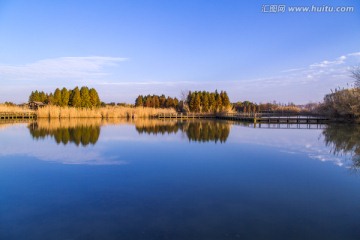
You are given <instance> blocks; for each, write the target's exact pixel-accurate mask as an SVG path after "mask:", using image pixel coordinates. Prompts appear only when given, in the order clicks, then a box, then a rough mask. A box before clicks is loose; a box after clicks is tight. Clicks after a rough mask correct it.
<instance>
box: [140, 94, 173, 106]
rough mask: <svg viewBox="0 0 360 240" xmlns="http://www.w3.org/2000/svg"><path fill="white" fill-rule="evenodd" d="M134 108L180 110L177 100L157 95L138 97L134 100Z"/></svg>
mask: <svg viewBox="0 0 360 240" xmlns="http://www.w3.org/2000/svg"><path fill="white" fill-rule="evenodd" d="M135 107H148V108H174V109H176V110H180V105H179V100H178V99H177V98H176V97H175V98H172V97H170V96H168V97H166V96H165V95H164V94H162V95H161V96H159V95H146V96H143V95H139V96H138V97H137V98H136V100H135Z"/></svg>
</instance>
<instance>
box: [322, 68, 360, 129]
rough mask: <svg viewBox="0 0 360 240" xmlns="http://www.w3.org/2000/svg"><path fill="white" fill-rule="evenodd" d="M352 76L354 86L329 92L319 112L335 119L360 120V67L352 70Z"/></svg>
mask: <svg viewBox="0 0 360 240" xmlns="http://www.w3.org/2000/svg"><path fill="white" fill-rule="evenodd" d="M352 77H353V78H354V79H355V82H354V86H353V87H351V88H347V89H345V88H343V89H339V88H338V89H335V90H334V91H332V92H331V93H330V94H327V95H326V96H325V97H324V101H323V102H322V103H321V104H320V105H319V107H318V109H317V111H318V112H319V113H321V114H324V115H327V116H329V117H330V118H334V119H340V120H348V121H356V122H359V121H360V67H357V68H355V69H354V70H353V71H352Z"/></svg>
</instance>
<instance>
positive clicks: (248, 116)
mask: <svg viewBox="0 0 360 240" xmlns="http://www.w3.org/2000/svg"><path fill="white" fill-rule="evenodd" d="M155 118H168V119H171V118H174V119H195V118H198V119H223V120H231V121H242V122H252V123H279V124H283V123H285V124H320V123H327V122H329V121H330V119H329V118H327V117H324V116H318V115H294V114H289V115H283V114H271V113H226V114H196V113H188V114H183V113H173V114H159V115H156V116H155Z"/></svg>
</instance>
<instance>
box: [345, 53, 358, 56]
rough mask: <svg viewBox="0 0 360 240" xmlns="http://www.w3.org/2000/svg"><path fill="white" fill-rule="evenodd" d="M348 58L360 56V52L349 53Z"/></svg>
mask: <svg viewBox="0 0 360 240" xmlns="http://www.w3.org/2000/svg"><path fill="white" fill-rule="evenodd" d="M348 56H360V52H354V53H349V54H348Z"/></svg>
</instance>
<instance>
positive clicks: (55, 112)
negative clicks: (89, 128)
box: [36, 105, 175, 118]
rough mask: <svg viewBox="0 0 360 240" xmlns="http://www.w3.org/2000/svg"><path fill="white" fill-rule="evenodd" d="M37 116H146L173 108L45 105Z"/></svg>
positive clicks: (171, 110)
mask: <svg viewBox="0 0 360 240" xmlns="http://www.w3.org/2000/svg"><path fill="white" fill-rule="evenodd" d="M36 113H37V117H38V118H148V117H151V116H154V115H157V114H172V113H175V110H174V109H155V108H145V107H121V106H113V107H112V106H107V107H101V108H74V107H59V106H51V105H49V106H45V107H42V108H39V109H38V110H37V111H36Z"/></svg>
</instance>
